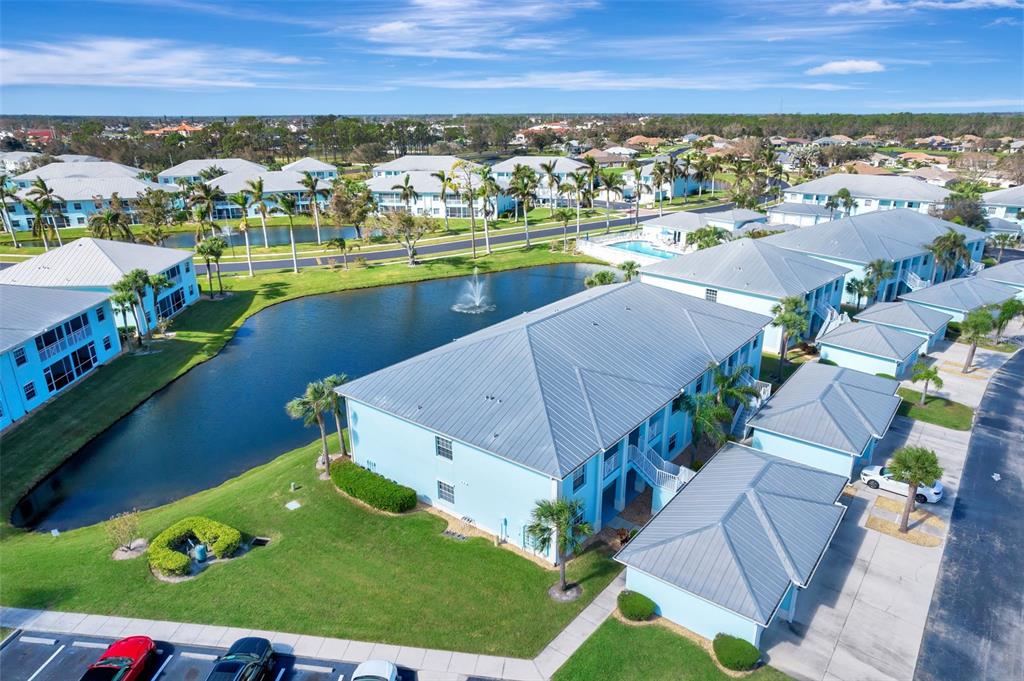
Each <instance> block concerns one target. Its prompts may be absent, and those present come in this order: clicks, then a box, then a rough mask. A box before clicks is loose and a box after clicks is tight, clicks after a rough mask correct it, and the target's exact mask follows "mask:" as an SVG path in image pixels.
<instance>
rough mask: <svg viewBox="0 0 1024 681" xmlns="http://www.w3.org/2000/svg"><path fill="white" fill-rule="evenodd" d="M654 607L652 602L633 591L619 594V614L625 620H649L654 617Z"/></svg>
mask: <svg viewBox="0 0 1024 681" xmlns="http://www.w3.org/2000/svg"><path fill="white" fill-rule="evenodd" d="M654 607H655V606H654V601H652V600H651V599H650V598H648V597H647V596H644V595H643V594H640V593H637V592H635V591H623V592H622V593H620V594H619V612H621V613H622V616H623V617H625V618H626V619H627V620H632V621H634V622H643V621H644V620H649V619H651V616H652V615H654Z"/></svg>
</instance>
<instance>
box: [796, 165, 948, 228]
mask: <svg viewBox="0 0 1024 681" xmlns="http://www.w3.org/2000/svg"><path fill="white" fill-rule="evenodd" d="M840 189H846V190H848V191H849V192H850V195H851V196H852V197H853V199H854V206H853V209H852V211H851V215H862V214H864V213H871V212H874V211H882V210H893V209H896V208H908V209H910V210H915V211H917V212H919V213H925V214H927V213H928V211H929V210H930V209H931V208H933V207H941V206H943V205H944V204H945V201H946V199H947V198H948V197H949V194H950V192H949V190H948V189H944V188H942V187H935V186H933V185H930V184H927V183H925V182H921V181H920V180H915V179H913V178H910V177H901V176H898V175H897V176H892V177H888V176H874V175H851V174H846V173H836V174H834V175H826V176H825V177H820V178H818V179H816V180H811V181H810V182H805V183H803V184H798V185H795V186H793V187H789V188H787V189H785V190H784V191H783V202H784V205H785V204H794V203H810V204H817V205H819V206H823V205H825V203H826V202H828V200H829V198H830V197H832V196H835V195H836V194H837V193H838V192H839V190H840ZM776 213H777V214H778V215H779V222H793V220H790V219H788V217H787V216H786V215H785V213H783V212H782V211H781V210H779V211H776Z"/></svg>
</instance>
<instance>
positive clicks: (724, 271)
mask: <svg viewBox="0 0 1024 681" xmlns="http://www.w3.org/2000/svg"><path fill="white" fill-rule="evenodd" d="M847 271H848V270H847V269H846V268H845V267H840V266H838V265H833V264H831V263H828V262H825V261H823V260H818V259H816V258H812V257H811V256H809V255H804V254H803V253H797V252H795V251H788V250H786V249H784V248H779V247H777V246H772V245H771V244H768V243H765V241H764V240H763V239H736V240H735V241H729V242H726V243H724V244H721V245H719V246H715V247H713V248H707V249H704V250H701V251H696V252H694V253H687V254H685V255H680V256H677V257H675V258H672V259H670V260H664V261H662V262H659V263H656V264H654V265H649V266H646V267H644V268H643V269H641V270H640V281H642V282H644V283H648V284H652V285H654V286H662V287H664V288H668V289H671V290H673V291H679V292H680V293H685V294H686V295H689V296H694V297H696V298H704V299H705V300H710V301H712V302H716V303H721V304H723V305H731V306H732V307H738V308H740V309H742V310H749V311H751V312H757V313H758V314H763V315H767V316H769V317H771V316H773V315H772V307H774V306H775V305H777V304H778V303H779V301H780V300H782V299H783V298H786V297H790V296H795V297H798V298H802V299H803V300H805V301H806V302H807V317H808V319H807V322H808V324H807V326H808V328H807V333H806V334H805V335H804V337H805V338H813V337H814V334H815V333H816V332H817V331H818V329H819V328H820V327H821V325H822V324H824V323H825V322H826V320H828V319H830V318H831V317H834V316H835V315H836V314H837V310H838V309H839V306H840V302H841V301H842V298H843V276H844V275H845V274H846V273H847ZM764 328H765V336H764V345H763V347H764V351H765V352H773V353H775V352H778V351H779V346H780V344H781V342H782V338H781V335H782V332H781V330H780V329H779V328H778V327H776V326H773V325H771V324H770V323H769V324H766V325H765V327H764ZM799 340H800V339H799V338H790V339H789V342H790V343H791V344H795V343H797V342H799Z"/></svg>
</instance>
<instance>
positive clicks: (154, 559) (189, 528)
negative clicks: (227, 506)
mask: <svg viewBox="0 0 1024 681" xmlns="http://www.w3.org/2000/svg"><path fill="white" fill-rule="evenodd" d="M190 537H195V538H196V539H198V540H199V541H200V542H202V543H203V544H206V545H207V546H209V547H210V551H211V552H212V553H213V555H214V556H216V557H217V558H226V557H228V556H230V555H232V554H233V553H234V552H235V551H237V550H238V547H239V546H240V545H241V544H242V533H241V532H239V531H238V530H236V529H235V528H233V527H231V526H230V525H225V524H224V523H218V522H217V521H216V520H210V519H209V518H203V517H202V516H190V517H188V518H182V519H181V520H179V521H178V522H176V523H174V524H173V525H171V526H170V527H168V528H167V529H166V530H164V531H163V532H161V533H160V534H158V535H157V536H156V538H155V539H153V541H152V542H150V544H149V550H148V551H147V553H148V555H149V566H150V567H152V568H153V569H155V570H159V571H160V572H162V573H164V574H171V575H186V574H188V571H189V568H190V567H191V565H192V560H191V559H190V558H189V557H188V556H187V555H186V554H185V553H184V552H183V551H179V550H178V547H180V546H181V545H182V543H184V541H185V540H186V539H188V538H190Z"/></svg>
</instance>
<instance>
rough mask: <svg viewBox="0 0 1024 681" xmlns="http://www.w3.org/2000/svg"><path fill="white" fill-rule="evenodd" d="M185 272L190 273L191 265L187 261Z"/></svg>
mask: <svg viewBox="0 0 1024 681" xmlns="http://www.w3.org/2000/svg"><path fill="white" fill-rule="evenodd" d="M185 271H186V272H191V271H192V263H191V262H189V261H188V260H186V261H185Z"/></svg>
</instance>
